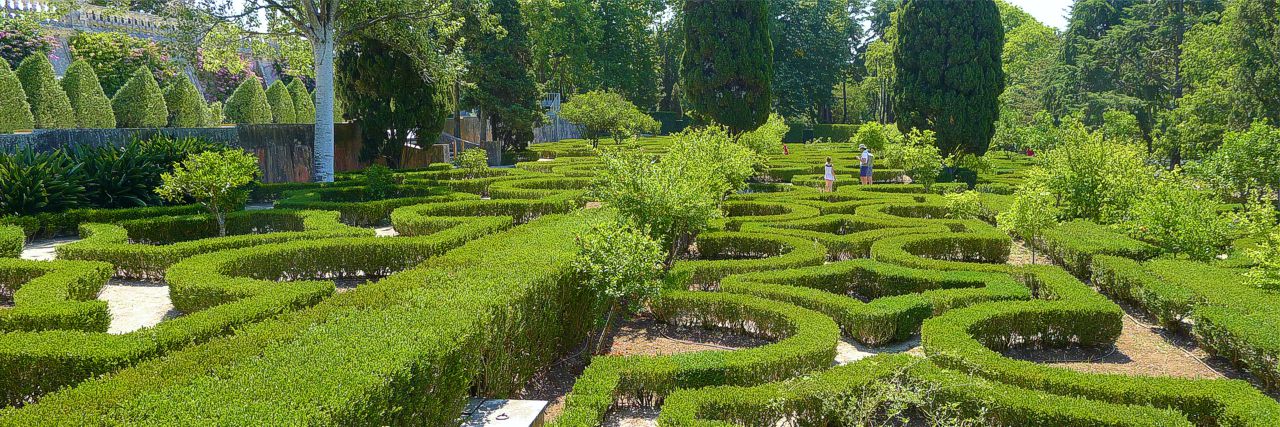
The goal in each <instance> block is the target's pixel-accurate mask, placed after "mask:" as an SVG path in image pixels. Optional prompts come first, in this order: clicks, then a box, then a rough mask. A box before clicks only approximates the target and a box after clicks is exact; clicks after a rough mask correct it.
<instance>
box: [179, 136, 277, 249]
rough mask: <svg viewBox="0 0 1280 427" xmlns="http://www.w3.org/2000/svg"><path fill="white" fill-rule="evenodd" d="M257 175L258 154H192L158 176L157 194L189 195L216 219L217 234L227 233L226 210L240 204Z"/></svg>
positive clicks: (245, 197)
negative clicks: (169, 171)
mask: <svg viewBox="0 0 1280 427" xmlns="http://www.w3.org/2000/svg"><path fill="white" fill-rule="evenodd" d="M257 177H258V158H257V157H255V156H254V155H252V154H249V153H248V152H245V151H243V150H238V149H229V150H225V151H206V152H203V153H198V154H193V155H191V156H190V157H187V159H186V160H183V161H181V162H179V163H177V164H174V167H173V173H166V174H164V175H161V176H160V178H161V179H162V180H163V181H164V184H163V185H161V186H160V187H159V188H156V193H157V194H159V195H160V197H163V198H165V199H166V200H169V201H172V202H181V201H182V200H183V199H184V198H186V197H191V198H193V199H195V200H196V201H197V202H199V203H200V204H201V205H204V207H205V209H208V210H209V213H210V214H212V215H213V217H214V219H216V220H217V221H218V235H219V236H226V235H227V212H230V211H232V210H234V209H237V208H239V207H240V206H243V205H244V203H245V201H246V200H247V198H248V196H249V192H248V190H247V189H246V187H247V186H248V185H249V184H251V183H253V181H254V180H255V179H256V178H257Z"/></svg>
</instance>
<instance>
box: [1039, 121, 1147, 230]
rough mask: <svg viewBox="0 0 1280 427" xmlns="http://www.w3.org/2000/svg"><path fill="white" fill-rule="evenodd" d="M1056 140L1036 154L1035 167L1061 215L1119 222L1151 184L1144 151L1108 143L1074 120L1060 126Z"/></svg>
mask: <svg viewBox="0 0 1280 427" xmlns="http://www.w3.org/2000/svg"><path fill="white" fill-rule="evenodd" d="M1056 138H1058V139H1059V140H1060V142H1059V145H1058V146H1057V147H1055V148H1054V149H1052V150H1050V151H1049V152H1047V153H1044V155H1043V156H1040V157H1042V159H1041V163H1040V164H1041V167H1042V168H1043V171H1044V172H1045V174H1044V178H1045V180H1046V182H1045V188H1046V189H1048V190H1049V191H1050V192H1052V193H1053V195H1054V196H1055V197H1056V200H1057V203H1056V204H1057V205H1058V206H1059V207H1060V208H1061V209H1062V213H1063V216H1064V217H1066V218H1084V219H1088V220H1092V221H1095V222H1098V223H1103V224H1112V223H1120V222H1123V220H1124V218H1125V216H1126V215H1127V214H1128V212H1129V208H1130V207H1131V206H1133V204H1134V202H1136V201H1137V200H1138V199H1139V198H1140V197H1141V195H1142V193H1143V192H1145V191H1146V190H1147V188H1149V187H1150V186H1151V185H1152V183H1153V181H1152V180H1153V179H1154V176H1155V168H1154V167H1152V166H1150V165H1148V164H1147V161H1146V160H1147V156H1146V150H1145V149H1143V148H1142V147H1140V146H1137V145H1134V144H1122V143H1116V142H1112V141H1109V140H1107V139H1105V138H1103V137H1102V133H1101V132H1090V131H1089V130H1088V129H1087V128H1086V127H1085V126H1084V125H1083V124H1082V123H1080V122H1071V123H1068V124H1066V127H1065V128H1064V129H1060V130H1059V131H1058V133H1057V134H1056Z"/></svg>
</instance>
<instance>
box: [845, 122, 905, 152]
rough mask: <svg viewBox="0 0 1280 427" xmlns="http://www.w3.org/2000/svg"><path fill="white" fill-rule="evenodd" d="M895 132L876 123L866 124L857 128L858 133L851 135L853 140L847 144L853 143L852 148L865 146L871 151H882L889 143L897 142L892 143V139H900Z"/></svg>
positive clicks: (893, 129) (894, 129) (895, 130)
mask: <svg viewBox="0 0 1280 427" xmlns="http://www.w3.org/2000/svg"><path fill="white" fill-rule="evenodd" d="M897 131H898V130H897V129H896V128H891V127H889V126H885V125H882V124H879V123H876V122H867V123H863V124H862V125H861V126H858V132H857V133H855V134H853V138H852V140H850V141H849V142H850V143H853V145H854V146H858V145H865V146H867V148H870V149H872V150H883V149H884V148H885V147H886V146H888V145H889V144H890V142H894V143H896V142H898V141H894V139H901V138H900V136H901V135H895V134H896V133H897Z"/></svg>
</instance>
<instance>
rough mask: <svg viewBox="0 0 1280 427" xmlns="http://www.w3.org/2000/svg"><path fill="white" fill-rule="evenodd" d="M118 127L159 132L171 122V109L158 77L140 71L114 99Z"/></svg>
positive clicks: (117, 92) (148, 71)
mask: <svg viewBox="0 0 1280 427" xmlns="http://www.w3.org/2000/svg"><path fill="white" fill-rule="evenodd" d="M111 108H112V110H114V111H115V112H116V125H117V126H119V127H121V128H158V127H164V125H165V124H166V123H168V122H169V107H168V105H167V104H165V101H164V93H163V92H161V91H160V85H159V84H158V83H156V78H155V76H153V75H151V70H150V69H148V68H147V67H139V68H138V71H136V72H134V73H133V78H130V79H129V81H127V82H125V84H124V86H121V87H120V90H119V91H116V95H115V97H114V98H112V99H111Z"/></svg>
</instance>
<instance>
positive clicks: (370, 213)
mask: <svg viewBox="0 0 1280 427" xmlns="http://www.w3.org/2000/svg"><path fill="white" fill-rule="evenodd" d="M391 196H392V198H388V199H384V200H369V197H368V196H367V195H366V194H365V188H364V187H362V186H349V187H348V186H343V187H336V188H334V187H330V188H323V189H315V190H299V191H294V192H286V193H285V194H284V198H283V199H280V200H277V201H276V203H275V207H276V208H277V209H298V210H303V209H310V210H332V211H338V212H340V213H341V214H342V222H344V223H347V224H351V225H355V226H360V227H367V226H371V225H378V224H382V223H384V222H386V220H387V219H388V218H389V216H390V215H391V211H393V210H395V209H396V208H399V207H403V206H412V205H418V204H423V203H436V202H449V201H457V200H474V199H477V197H476V196H474V195H471V194H460V193H453V192H450V191H449V190H447V189H445V188H443V187H429V186H415V185H402V186H397V187H396V188H395V190H394V191H392V192H391Z"/></svg>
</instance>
